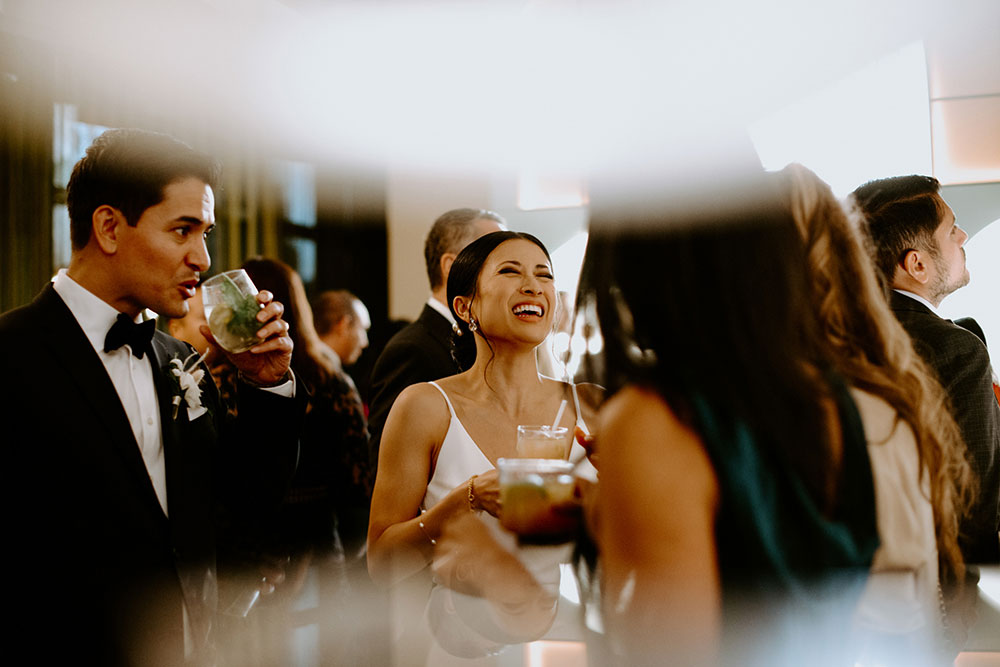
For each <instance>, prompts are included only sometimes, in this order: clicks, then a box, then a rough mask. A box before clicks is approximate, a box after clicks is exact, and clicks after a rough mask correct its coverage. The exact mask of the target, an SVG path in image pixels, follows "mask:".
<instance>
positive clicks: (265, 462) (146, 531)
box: [0, 285, 301, 665]
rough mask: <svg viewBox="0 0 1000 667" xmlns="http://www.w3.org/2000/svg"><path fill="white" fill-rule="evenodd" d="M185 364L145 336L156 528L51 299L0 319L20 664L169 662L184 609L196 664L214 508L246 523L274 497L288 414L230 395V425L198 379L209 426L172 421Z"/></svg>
mask: <svg viewBox="0 0 1000 667" xmlns="http://www.w3.org/2000/svg"><path fill="white" fill-rule="evenodd" d="M190 352H191V348H190V347H189V346H188V345H186V344H185V343H181V342H180V341H178V340H176V339H174V338H171V337H170V336H167V335H166V334H163V333H160V332H156V334H155V336H154V338H153V359H152V361H153V368H154V373H153V375H154V382H155V383H156V390H157V395H158V399H159V404H160V421H161V428H162V435H163V452H164V460H165V467H166V482H167V505H168V512H169V519H168V518H167V516H166V515H164V513H163V510H162V509H161V508H160V505H159V503H158V501H157V498H156V493H155V492H154V490H153V486H152V484H151V482H150V479H149V474H148V473H147V471H146V467H145V464H144V462H143V459H142V456H141V453H140V451H139V448H138V445H137V443H136V440H135V437H134V436H133V434H132V428H131V426H130V424H129V421H128V418H127V416H126V414H125V411H124V409H123V408H122V406H121V401H120V400H119V398H118V394H117V392H116V391H115V388H114V385H113V384H112V382H111V379H110V378H109V376H108V374H107V371H106V370H105V368H104V366H103V364H102V363H101V360H100V358H99V357H98V355H97V354H96V353H95V352H94V349H93V347H92V346H91V344H90V342H89V341H88V340H87V338H86V336H85V334H84V333H83V330H82V329H81V328H80V326H79V325H78V324H77V322H76V319H75V318H74V317H73V315H72V314H71V313H70V311H69V309H68V308H67V307H66V305H65V303H64V302H63V301H62V299H61V298H60V297H59V295H58V294H57V293H56V292H55V290H54V289H53V288H52V286H51V285H49V286H46V288H45V289H44V290H43V291H42V293H41V294H40V295H39V296H38V298H36V299H35V301H34V302H32V303H31V304H29V305H28V306H25V307H23V308H20V309H17V310H14V311H11V312H9V313H6V314H4V315H3V316H2V317H0V378H2V380H0V386H2V387H3V389H2V391H3V394H2V400H0V406H2V407H0V414H2V416H3V420H2V421H3V423H4V424H6V425H7V428H8V429H10V428H11V425H20V426H22V427H25V434H24V435H23V436H21V437H17V438H15V439H13V440H11V439H7V445H6V446H5V447H4V449H5V450H6V453H7V459H6V461H5V465H6V466H10V467H9V468H8V471H7V472H8V474H11V475H12V479H11V480H9V481H10V484H4V487H5V493H9V494H10V495H11V498H10V499H9V500H10V501H11V502H13V503H16V506H18V507H20V511H19V512H18V513H17V517H16V520H15V521H13V522H12V525H10V526H9V530H10V532H9V533H8V534H7V536H6V537H7V540H6V541H7V544H8V545H9V546H8V551H9V552H10V553H8V555H7V558H11V559H12V562H11V564H9V566H10V565H13V566H14V567H16V568H17V569H15V570H8V572H17V573H23V574H24V576H23V578H21V579H20V580H19V581H18V582H17V585H16V586H15V588H16V593H17V594H16V595H15V597H14V599H15V600H16V604H14V605H12V604H10V598H8V605H7V608H8V610H9V611H13V612H14V613H15V615H16V618H18V620H19V621H23V622H24V625H23V627H18V629H19V631H20V632H21V633H22V634H28V635H30V636H35V635H36V634H40V635H41V640H42V641H41V642H40V643H38V644H37V647H38V648H39V651H40V652H39V653H38V654H37V655H32V656H31V658H32V661H39V662H55V663H59V662H61V658H62V659H64V658H66V657H68V656H71V661H72V662H74V663H79V662H84V663H98V664H143V665H151V664H178V663H180V662H182V661H183V656H184V630H183V622H182V619H183V611H182V609H183V608H186V610H187V614H188V622H189V628H190V630H191V634H190V637H191V639H193V646H194V647H195V650H196V652H197V653H198V655H205V656H208V655H210V653H211V644H212V642H211V638H210V637H211V633H212V626H213V619H214V616H215V613H216V606H217V591H216V568H215V546H216V544H215V525H216V518H217V515H218V513H219V512H220V504H219V501H220V499H231V500H233V502H230V503H229V506H230V507H231V508H236V509H237V510H239V511H245V512H248V513H254V512H257V511H259V510H260V509H261V507H263V505H264V504H266V503H267V502H271V501H276V500H277V499H278V498H280V494H281V492H282V489H283V486H282V485H283V483H284V482H285V481H286V480H287V478H288V477H290V475H291V472H292V470H293V468H294V461H295V455H296V453H297V436H296V432H297V431H296V419H297V414H298V410H299V408H300V401H299V400H290V399H287V398H282V397H279V396H275V395H273V394H269V393H268V392H263V391H260V390H256V389H252V388H250V387H249V386H242V387H240V388H239V390H238V391H239V403H240V409H239V413H240V415H248V416H256V420H255V421H253V422H251V420H250V419H244V420H243V421H242V422H240V421H239V420H236V421H235V422H227V421H226V410H225V409H224V407H223V406H222V404H220V402H219V397H218V393H217V391H216V388H215V385H214V383H213V382H212V381H211V378H210V377H208V376H206V378H205V379H204V380H203V381H202V383H201V387H202V390H203V394H202V402H203V404H204V405H206V406H207V407H208V408H209V413H208V414H205V415H202V416H201V417H199V418H197V419H195V420H194V421H193V422H191V421H189V420H188V416H187V410H186V408H185V406H184V405H183V404H182V405H181V408H180V410H179V411H178V414H177V418H176V419H174V417H173V407H172V405H171V400H172V398H173V396H175V395H176V394H178V393H179V389H178V388H177V386H176V385H175V384H174V383H173V382H172V376H170V375H169V374H168V369H169V368H168V367H169V362H170V360H171V359H173V358H178V357H179V358H181V359H184V358H186V357H187V356H188V355H189V354H190ZM300 393H301V392H300ZM265 414H266V415H268V418H267V419H262V418H261V415H265ZM236 499H239V502H236ZM12 506H13V505H8V507H12ZM25 565H27V571H26V572H25ZM182 601H183V605H182ZM21 645H22V646H32V645H33V644H30V643H28V642H24V643H22V644H21ZM209 659H210V658H209ZM66 664H69V663H66Z"/></svg>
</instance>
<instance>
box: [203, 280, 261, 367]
mask: <svg viewBox="0 0 1000 667" xmlns="http://www.w3.org/2000/svg"><path fill="white" fill-rule="evenodd" d="M201 299H202V303H203V304H204V305H205V318H206V319H207V320H208V328H209V329H211V330H212V335H213V336H215V340H216V342H218V343H219V345H221V346H222V347H223V349H225V350H227V351H229V352H232V353H233V354H239V353H240V352H246V351H247V350H249V349H250V348H251V347H253V346H254V345H256V344H257V343H259V342H261V341H260V339H259V338H257V331H259V330H260V328H261V327H262V326H264V324H263V323H262V322H260V321H259V320H258V319H257V313H259V312H260V308H261V307H260V304H259V303H257V288H256V287H255V286H254V284H253V281H251V280H250V276H248V275H247V272H246V271H244V270H243V269H236V270H234V271H226V272H225V273H220V274H219V275H217V276H213V277H211V278H209V279H208V280H206V281H205V282H204V284H203V285H202V286H201Z"/></svg>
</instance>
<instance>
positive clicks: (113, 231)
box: [90, 204, 128, 255]
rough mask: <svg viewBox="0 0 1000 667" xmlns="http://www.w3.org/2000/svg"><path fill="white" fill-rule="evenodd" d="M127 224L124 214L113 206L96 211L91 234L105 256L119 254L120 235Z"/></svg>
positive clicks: (101, 207) (92, 220)
mask: <svg viewBox="0 0 1000 667" xmlns="http://www.w3.org/2000/svg"><path fill="white" fill-rule="evenodd" d="M127 224H128V223H127V222H126V221H125V216H124V215H122V212H121V211H119V210H118V209H116V208H114V207H113V206H108V205H107V204H105V205H103V206H98V207H97V208H95V209H94V213H93V215H92V216H91V229H90V232H91V234H92V235H93V237H94V240H95V241H96V242H97V246H98V247H99V248H100V249H101V252H103V253H104V254H105V255H113V254H115V253H116V252H118V235H119V232H120V231H121V226H122V225H127Z"/></svg>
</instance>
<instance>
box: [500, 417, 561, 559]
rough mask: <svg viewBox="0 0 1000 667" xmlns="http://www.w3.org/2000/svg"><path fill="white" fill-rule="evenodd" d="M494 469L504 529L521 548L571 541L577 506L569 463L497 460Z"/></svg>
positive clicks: (558, 461) (546, 460)
mask: <svg viewBox="0 0 1000 667" xmlns="http://www.w3.org/2000/svg"><path fill="white" fill-rule="evenodd" d="M564 430H565V429H564ZM497 468H498V469H499V471H500V524H501V525H502V526H503V527H504V528H506V529H507V530H509V531H511V532H512V533H515V534H516V535H517V536H518V541H519V542H521V543H522V544H560V543H563V542H568V541H570V540H571V539H573V537H574V536H575V535H576V531H577V527H578V526H579V523H580V504H579V502H577V500H576V493H575V487H576V480H575V479H574V477H573V464H572V463H570V462H569V461H560V460H556V459H499V460H498V461H497Z"/></svg>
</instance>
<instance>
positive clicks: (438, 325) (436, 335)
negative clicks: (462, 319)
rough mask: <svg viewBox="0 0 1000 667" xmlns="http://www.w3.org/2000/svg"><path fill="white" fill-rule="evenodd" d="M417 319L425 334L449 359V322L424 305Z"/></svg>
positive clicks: (450, 332)
mask: <svg viewBox="0 0 1000 667" xmlns="http://www.w3.org/2000/svg"><path fill="white" fill-rule="evenodd" d="M418 319H419V321H420V322H422V323H423V325H424V326H425V327H426V328H427V333H428V334H430V335H429V337H430V338H431V339H432V340H434V341H435V342H436V343H437V344H438V345H439V346H440V347H441V349H442V350H444V351H445V352H446V353H447V354H448V356H449V357H450V356H451V335H452V326H451V322H449V321H448V319H447V318H446V317H445V316H444V315H442V314H441V313H439V312H437V311H436V310H434V309H433V308H431V307H430V306H426V305H425V306H424V309H423V310H422V311H421V312H420V317H419V318H418Z"/></svg>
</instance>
